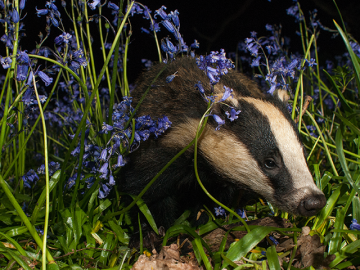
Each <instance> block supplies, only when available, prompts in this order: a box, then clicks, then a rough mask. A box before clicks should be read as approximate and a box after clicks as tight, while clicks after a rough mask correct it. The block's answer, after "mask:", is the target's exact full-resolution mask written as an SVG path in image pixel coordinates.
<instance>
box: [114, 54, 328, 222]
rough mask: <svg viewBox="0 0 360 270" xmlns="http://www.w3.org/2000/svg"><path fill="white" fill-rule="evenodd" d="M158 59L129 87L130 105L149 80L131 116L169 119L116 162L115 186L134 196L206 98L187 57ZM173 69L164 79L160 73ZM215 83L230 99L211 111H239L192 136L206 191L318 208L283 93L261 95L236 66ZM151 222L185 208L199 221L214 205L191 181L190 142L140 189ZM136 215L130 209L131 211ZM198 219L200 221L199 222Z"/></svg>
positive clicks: (188, 131) (202, 78)
mask: <svg viewBox="0 0 360 270" xmlns="http://www.w3.org/2000/svg"><path fill="white" fill-rule="evenodd" d="M164 65H165V64H163V63H162V64H158V65H156V66H155V67H153V68H152V69H151V70H150V71H147V72H145V73H143V74H142V75H141V76H140V78H139V79H138V80H137V81H136V85H137V87H136V88H135V89H134V90H133V91H132V94H131V95H132V97H133V102H134V104H136V103H137V102H139V100H140V99H141V97H142V95H143V94H144V92H145V91H146V89H148V87H149V86H150V87H151V89H150V91H149V93H148V94H147V96H146V97H145V99H144V101H143V102H142V104H141V105H140V109H139V110H138V112H137V115H139V116H141V115H150V116H151V117H161V116H163V115H166V116H167V117H168V118H169V120H170V121H171V122H172V125H171V127H170V128H169V129H168V130H167V131H166V133H165V134H164V135H163V136H160V137H159V138H157V139H151V140H148V141H146V142H144V143H142V145H141V146H140V148H139V149H138V150H136V151H134V152H133V153H132V154H131V155H130V160H129V163H128V164H127V165H126V166H125V167H123V168H122V176H121V185H120V186H121V191H123V192H126V193H129V194H132V195H138V194H139V193H140V192H141V191H142V190H143V189H144V187H145V186H146V185H147V184H148V183H149V181H150V180H151V179H152V178H153V177H154V176H155V175H156V174H157V173H158V172H159V171H160V170H161V169H162V168H163V167H164V166H165V165H166V164H167V163H168V162H169V161H170V160H171V159H172V158H173V157H174V156H175V155H176V154H177V153H178V152H179V151H180V150H182V149H183V148H184V147H185V146H187V145H188V144H189V143H190V142H191V141H192V140H193V139H194V138H195V134H196V130H197V128H198V125H199V121H200V119H201V118H202V117H203V115H204V112H205V111H206V109H207V106H208V104H207V102H205V101H204V98H203V97H202V95H201V94H200V93H199V90H198V89H197V88H196V87H195V86H194V85H195V84H196V83H198V82H201V83H202V85H203V86H204V88H205V90H206V91H210V84H209V79H208V77H207V76H206V74H205V73H204V71H202V70H200V69H199V67H198V66H197V65H196V62H195V60H194V59H193V58H191V57H182V58H180V59H177V60H174V61H173V62H171V63H168V64H166V67H165V70H164V71H163V72H162V73H161V75H160V76H159V78H158V79H157V80H156V81H155V83H153V85H151V83H152V81H153V79H154V77H155V76H156V75H157V74H158V73H159V72H160V70H161V69H163V68H164ZM171 74H176V76H175V78H174V79H173V80H172V81H171V82H170V83H169V82H168V81H167V80H166V78H167V77H168V76H169V75H171ZM223 86H227V87H230V88H232V89H233V93H232V94H233V97H232V98H228V99H226V100H225V101H224V102H221V103H220V102H219V103H216V104H215V105H214V107H213V109H212V112H211V113H212V114H216V115H219V116H222V117H223V118H225V117H224V115H225V112H226V111H229V110H230V109H229V108H230V107H232V108H236V110H240V111H241V113H239V114H238V115H237V116H238V118H237V119H235V120H234V121H230V120H229V119H227V118H226V120H225V121H226V123H225V124H224V125H222V126H221V127H220V128H218V130H217V126H218V124H217V122H216V121H215V120H214V119H213V118H212V117H208V122H207V124H206V126H205V128H204V130H203V132H202V133H201V136H200V137H199V139H198V144H197V149H198V150H197V151H198V158H197V167H198V174H199V177H200V179H201V181H202V183H203V184H204V186H205V188H206V189H207V190H208V192H209V193H210V194H211V195H213V196H214V197H215V198H216V199H217V200H219V201H220V202H221V203H223V204H225V205H227V206H233V205H236V204H238V203H239V202H240V201H243V200H244V198H247V199H248V198H249V196H251V197H253V198H257V197H261V198H264V199H266V200H267V201H268V202H270V203H271V204H272V205H274V206H276V207H278V208H279V209H280V210H282V211H286V212H289V213H292V214H294V215H301V216H312V215H315V214H316V213H317V212H318V211H319V210H320V209H321V208H323V207H324V205H325V203H326V199H325V196H324V194H323V193H322V192H321V190H319V188H318V187H317V186H316V185H315V183H314V181H313V178H312V175H311V173H310V171H309V168H308V166H307V162H306V158H305V150H304V146H303V144H302V143H301V140H300V136H299V133H298V131H297V128H296V126H295V123H294V122H293V121H292V119H291V117H290V114H289V112H288V109H287V100H288V95H287V93H286V92H285V91H282V90H279V91H277V92H276V95H274V96H273V95H267V94H264V93H263V92H262V91H261V90H260V89H259V88H258V86H257V84H256V83H255V82H254V81H252V80H250V79H248V78H247V77H246V76H245V75H243V74H241V73H238V72H229V73H228V74H226V75H224V76H222V78H221V80H220V81H219V82H218V83H217V84H216V85H215V87H214V89H213V91H214V95H215V96H216V98H219V97H221V96H222V93H223ZM142 199H143V200H144V202H145V203H146V205H147V206H148V208H149V210H150V212H151V214H152V216H153V218H154V220H155V221H156V224H157V225H158V226H164V227H165V228H169V227H170V226H171V225H172V224H173V223H174V221H175V220H176V219H177V218H178V217H179V216H180V215H181V214H182V213H183V212H184V211H185V210H190V211H191V217H190V218H192V219H193V220H195V222H200V223H201V222H204V221H206V220H207V219H208V217H207V216H206V215H202V216H205V220H204V218H203V217H202V216H200V219H199V218H198V217H197V213H198V212H199V211H200V210H201V209H204V205H205V206H207V207H208V209H214V208H213V207H214V206H216V205H215V203H214V202H213V201H212V200H211V199H209V197H208V196H207V195H206V194H205V193H204V191H203V190H202V189H201V187H200V186H199V184H198V181H197V179H196V176H195V173H194V146H192V147H190V148H189V149H188V150H187V151H186V152H184V153H183V154H182V155H181V156H180V157H179V158H177V159H176V160H175V161H174V162H173V163H172V164H171V165H170V166H169V168H167V169H166V170H165V171H164V172H163V173H162V174H161V176H160V177H159V178H158V179H157V180H156V182H154V183H153V184H152V186H151V187H150V188H149V189H148V190H147V192H146V193H145V194H144V195H143V197H142ZM136 218H137V215H136ZM201 219H203V220H201Z"/></svg>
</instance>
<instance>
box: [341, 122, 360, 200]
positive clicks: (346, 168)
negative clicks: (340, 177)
mask: <svg viewBox="0 0 360 270" xmlns="http://www.w3.org/2000/svg"><path fill="white" fill-rule="evenodd" d="M342 139H343V138H342V133H341V129H340V128H339V129H338V130H337V132H336V137H335V142H336V152H337V154H338V156H339V161H340V164H341V167H342V169H343V172H344V174H345V176H346V179H347V180H348V182H349V183H350V185H351V186H352V188H353V189H355V191H356V192H357V193H358V194H360V192H359V188H358V187H357V186H356V185H355V184H354V181H353V179H352V177H351V174H350V171H349V168H348V166H347V163H346V160H345V154H344V148H343V141H342Z"/></svg>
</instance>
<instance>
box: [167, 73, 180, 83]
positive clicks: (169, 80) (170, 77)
mask: <svg viewBox="0 0 360 270" xmlns="http://www.w3.org/2000/svg"><path fill="white" fill-rule="evenodd" d="M176 73H177V71H176V72H175V73H174V74H171V75H169V76H167V77H166V80H165V81H166V83H171V82H172V81H173V79H174V78H175V77H176V76H177V75H176Z"/></svg>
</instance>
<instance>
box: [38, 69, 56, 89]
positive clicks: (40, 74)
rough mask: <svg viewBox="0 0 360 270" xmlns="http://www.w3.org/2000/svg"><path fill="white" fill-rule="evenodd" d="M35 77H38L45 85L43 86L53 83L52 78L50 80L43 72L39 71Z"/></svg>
mask: <svg viewBox="0 0 360 270" xmlns="http://www.w3.org/2000/svg"><path fill="white" fill-rule="evenodd" d="M37 75H38V76H39V77H40V79H41V80H42V81H43V82H44V83H45V86H49V85H50V84H51V83H52V82H53V78H50V77H49V76H48V75H46V74H45V73H44V72H42V71H41V70H39V71H38V72H37Z"/></svg>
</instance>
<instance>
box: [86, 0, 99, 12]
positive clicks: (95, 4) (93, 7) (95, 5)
mask: <svg viewBox="0 0 360 270" xmlns="http://www.w3.org/2000/svg"><path fill="white" fill-rule="evenodd" d="M99 4H100V0H94V1H93V2H92V3H90V2H88V6H89V7H90V9H91V10H95V9H96V7H97V6H98V5H99Z"/></svg>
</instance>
